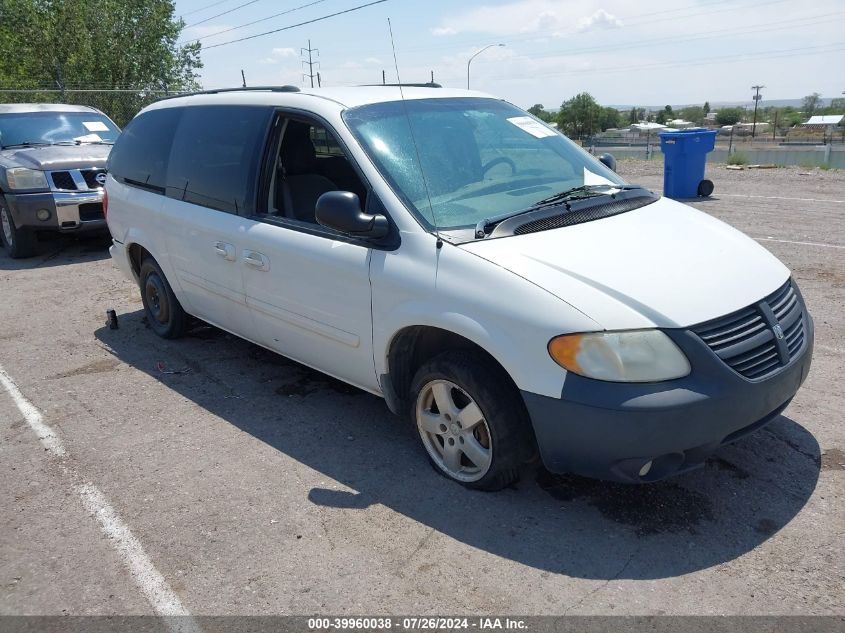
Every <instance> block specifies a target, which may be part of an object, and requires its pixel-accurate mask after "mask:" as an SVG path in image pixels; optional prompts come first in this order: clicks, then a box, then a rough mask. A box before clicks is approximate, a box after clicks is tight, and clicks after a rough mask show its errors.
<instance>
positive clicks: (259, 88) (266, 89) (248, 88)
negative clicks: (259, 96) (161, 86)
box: [156, 86, 300, 101]
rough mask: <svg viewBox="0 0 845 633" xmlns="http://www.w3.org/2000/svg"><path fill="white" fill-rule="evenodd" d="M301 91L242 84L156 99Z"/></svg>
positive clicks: (292, 88) (296, 88)
mask: <svg viewBox="0 0 845 633" xmlns="http://www.w3.org/2000/svg"><path fill="white" fill-rule="evenodd" d="M254 91H259V92H299V91H300V90H299V88H298V87H297V86H246V87H244V86H241V87H240V88H214V89H212V90H199V91H197V92H182V93H179V94H173V95H168V96H166V97H161V98H160V99H156V101H164V100H166V99H176V98H178V97H193V96H194V95H216V94H220V93H223V92H254Z"/></svg>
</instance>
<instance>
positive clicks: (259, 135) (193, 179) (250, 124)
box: [167, 106, 273, 215]
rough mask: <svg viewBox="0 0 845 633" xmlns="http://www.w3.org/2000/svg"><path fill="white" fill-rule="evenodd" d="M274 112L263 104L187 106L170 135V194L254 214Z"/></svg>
mask: <svg viewBox="0 0 845 633" xmlns="http://www.w3.org/2000/svg"><path fill="white" fill-rule="evenodd" d="M272 114H273V111H272V109H270V108H267V107H263V106H194V107H188V108H185V109H184V113H183V115H182V119H181V121H180V122H179V127H178V129H177V130H176V134H175V137H174V139H173V151H172V153H171V155H170V164H169V167H168V171H167V195H168V197H171V198H176V199H177V200H183V201H184V202H190V203H193V204H197V205H201V206H204V207H209V208H211V209H217V210H219V211H226V212H228V213H240V214H242V215H251V214H252V213H254V212H255V181H256V175H257V169H258V165H259V163H260V161H261V150H262V147H263V144H264V137H265V134H266V131H267V126H268V124H269V121H270V117H271V116H272Z"/></svg>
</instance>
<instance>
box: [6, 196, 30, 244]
mask: <svg viewBox="0 0 845 633" xmlns="http://www.w3.org/2000/svg"><path fill="white" fill-rule="evenodd" d="M0 241H2V242H3V245H4V246H5V247H6V250H7V251H8V253H9V257H12V258H13V259H19V258H21V257H32V256H33V255H35V247H36V240H35V233H34V232H33V231H31V230H29V229H23V228H21V229H19V228H16V227H15V222H14V221H13V220H12V213H11V211H9V206H8V204H7V203H6V199H5V198H4V197H3V196H0Z"/></svg>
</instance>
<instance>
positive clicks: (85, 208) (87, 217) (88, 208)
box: [79, 202, 106, 222]
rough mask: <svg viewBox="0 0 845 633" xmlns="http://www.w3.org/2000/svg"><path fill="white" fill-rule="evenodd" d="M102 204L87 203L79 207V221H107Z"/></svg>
mask: <svg viewBox="0 0 845 633" xmlns="http://www.w3.org/2000/svg"><path fill="white" fill-rule="evenodd" d="M105 217H106V216H105V214H104V213H103V203H102V202H86V203H85V204H80V205H79V219H80V221H82V222H90V221H91V220H103V219H105Z"/></svg>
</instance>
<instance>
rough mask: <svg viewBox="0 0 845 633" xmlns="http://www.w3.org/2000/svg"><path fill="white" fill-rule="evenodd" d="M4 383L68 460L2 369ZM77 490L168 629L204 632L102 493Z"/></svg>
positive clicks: (49, 444)
mask: <svg viewBox="0 0 845 633" xmlns="http://www.w3.org/2000/svg"><path fill="white" fill-rule="evenodd" d="M0 384H2V385H3V388H4V389H5V390H6V391H7V392H8V393H9V395H10V396H11V397H12V400H13V401H14V403H15V405H16V406H17V407H18V410H20V412H21V414H22V415H23V417H24V419H25V420H26V421H27V424H29V426H30V428H31V429H32V430H33V431H34V432H35V434H36V435H37V436H38V440H39V441H40V442H41V444H42V445H43V446H44V448H46V449H47V450H48V451H49V452H50V454H51V455H53V456H54V457H58V458H64V457H67V451H65V448H64V445H63V444H62V441H61V438H59V436H58V435H56V433H55V432H54V431H53V429H52V428H50V426H49V425H48V424H47V423H46V422H44V416H42V415H41V412H40V411H39V410H38V408H37V407H36V406H35V405H34V404H32V403H31V402H30V401H29V400H27V399H26V397H24V395H23V394H22V393H21V390H20V389H18V386H17V385H16V384H15V381H14V380H12V377H11V376H9V374H8V373H6V370H5V369H3V367H2V366H0ZM62 466H63V469H64V472H65V474H66V475H68V477H69V478H70V479H71V481H81V480H82V478H81V477H80V476H79V475H78V474H77V473H76V471H75V470H74V469H73V467H72V466H71V465H70V464H68V463H67V460H63V464H62ZM74 489H75V490H76V493H77V494H78V495H79V497H80V499H81V500H82V505H83V506H84V507H85V509H86V510H87V511H88V512H90V513H91V514H93V515H94V517H95V518H96V519H97V523H99V525H100V529H101V530H102V532H103V534H105V535H106V537H108V539H109V540H110V541H111V542H112V544H113V545H114V547H115V549H116V550H117V551H118V553H119V554H120V556H121V558H122V559H123V562H124V564H125V565H126V567H127V568H128V569H129V573H130V575H131V576H132V578H133V579H134V580H135V583H136V584H137V585H138V587H139V588H140V589H141V592H142V593H143V594H144V596H145V597H146V598H147V600H148V601H149V603H150V605H151V606H152V607H153V609H154V610H155V612H156V614H158V615H160V616H162V617H164V618H165V623H166V624H167V626H168V628H170V630H171V631H173V632H174V633H200V631H201V629H200V627H199V625H198V624H197V622H196V620H194V618H193V617H192V616H191V614H190V612H189V611H188V610H187V609H186V608H185V607H184V606H183V605H182V602H181V601H180V600H179V597H178V596H177V595H176V594H175V593H174V592H173V590H172V589H171V588H170V586H169V585H168V584H167V581H166V580H165V579H164V576H162V575H161V573H160V572H159V571H158V569H156V567H155V565H153V562H152V561H151V560H150V558H149V556H147V554H146V552H145V551H144V548H143V546H142V545H141V542H140V541H139V540H138V539H137V538H136V537H135V535H134V534H132V531H131V530H130V529H129V526H128V525H126V523H124V522H123V520H122V519H121V518H120V516H118V514H117V512H116V511H115V510H114V508H113V507H112V506H111V504H110V503H109V501H108V499H106V496H105V495H104V494H103V493H102V491H101V490H100V489H99V488H97V487H96V486H95V485H94V484H92V483H84V484H74Z"/></svg>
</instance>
